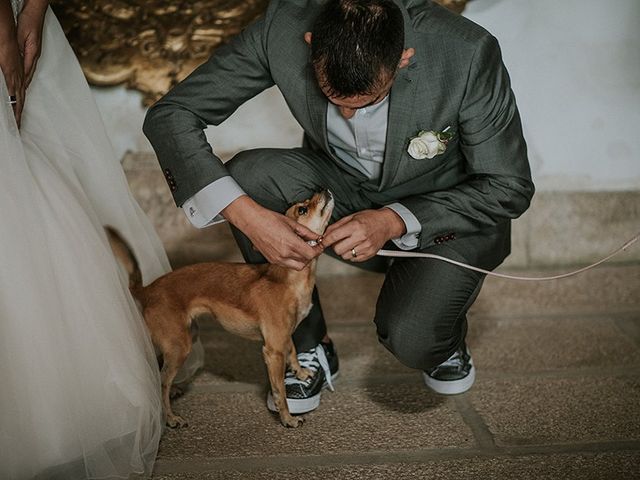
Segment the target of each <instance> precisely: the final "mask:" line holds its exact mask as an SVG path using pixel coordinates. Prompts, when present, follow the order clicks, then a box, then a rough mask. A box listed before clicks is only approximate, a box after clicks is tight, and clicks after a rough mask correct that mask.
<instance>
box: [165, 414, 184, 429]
mask: <svg viewBox="0 0 640 480" xmlns="http://www.w3.org/2000/svg"><path fill="white" fill-rule="evenodd" d="M188 425H189V423H187V421H186V420H185V419H184V418H182V417H181V416H180V415H167V426H168V427H169V428H182V427H186V426H188Z"/></svg>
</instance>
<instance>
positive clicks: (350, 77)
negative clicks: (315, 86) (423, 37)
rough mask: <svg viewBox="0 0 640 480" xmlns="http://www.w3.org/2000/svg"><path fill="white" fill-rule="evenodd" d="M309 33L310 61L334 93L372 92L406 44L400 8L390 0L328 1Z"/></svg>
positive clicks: (391, 71) (394, 66)
mask: <svg viewBox="0 0 640 480" xmlns="http://www.w3.org/2000/svg"><path fill="white" fill-rule="evenodd" d="M311 33H312V37H311V61H312V63H313V66H314V68H315V69H316V73H317V74H320V78H319V80H320V81H321V82H322V87H323V89H325V91H326V92H328V94H329V95H330V96H336V97H349V96H353V95H368V94H371V93H373V92H374V91H375V90H376V89H377V88H378V87H380V84H381V82H384V81H386V80H387V79H389V76H390V75H393V74H394V73H395V72H396V69H397V67H398V63H399V62H400V58H401V56H402V50H403V48H404V21H403V17H402V12H401V10H400V8H399V7H398V6H397V5H396V4H395V3H393V1H391V0H328V1H327V3H326V4H325V5H324V6H323V8H322V11H321V13H320V15H319V16H318V18H317V19H316V21H315V23H314V25H313V31H312V32H311Z"/></svg>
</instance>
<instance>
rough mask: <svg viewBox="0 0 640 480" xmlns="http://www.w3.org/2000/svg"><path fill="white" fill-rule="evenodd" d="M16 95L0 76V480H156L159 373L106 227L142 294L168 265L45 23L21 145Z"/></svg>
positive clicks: (58, 33)
mask: <svg viewBox="0 0 640 480" xmlns="http://www.w3.org/2000/svg"><path fill="white" fill-rule="evenodd" d="M8 94H9V92H8V91H7V87H6V84H5V82H4V78H3V76H2V75H0V99H2V100H1V101H0V168H1V170H0V171H1V173H2V177H1V179H2V185H1V186H0V478H2V479H26V478H34V477H35V478H61V479H65V480H67V479H81V478H114V477H115V478H117V477H127V476H128V475H129V474H130V473H131V472H144V473H149V472H150V469H151V468H152V465H153V461H154V459H155V456H156V452H157V447H158V442H159V439H160V434H161V432H162V425H163V417H162V408H161V401H160V381H159V373H158V365H157V361H156V358H155V354H154V350H153V347H152V345H151V343H150V340H149V336H148V333H147V332H146V329H145V327H144V323H143V321H142V318H141V316H140V314H139V312H138V310H137V307H136V305H135V303H134V301H133V299H132V297H131V296H130V294H129V292H128V289H127V279H126V278H125V275H124V274H123V271H122V269H120V268H118V266H117V264H116V263H115V261H114V257H113V254H112V253H111V250H110V249H109V246H108V243H107V240H106V237H105V234H104V232H103V225H107V224H108V225H112V226H114V227H116V228H117V229H118V230H119V231H120V232H121V233H122V235H123V236H124V237H125V238H127V240H128V241H129V243H130V244H132V247H133V249H134V251H135V253H136V255H137V256H138V259H139V260H140V263H141V267H142V271H143V277H144V281H145V283H148V282H150V281H152V280H153V279H155V278H156V277H158V276H160V275H161V274H163V273H165V272H166V271H168V270H169V264H168V262H167V259H166V256H165V254H164V250H163V248H162V245H161V243H160V241H159V239H158V237H157V236H156V234H155V231H154V230H153V228H152V226H151V225H150V223H149V221H148V219H147V218H146V217H145V215H144V214H143V212H142V211H141V210H140V208H139V206H138V205H137V203H136V202H135V200H134V199H133V198H132V196H131V194H130V192H129V190H128V187H127V183H126V179H125V177H124V174H123V172H122V169H121V166H120V164H119V162H118V160H117V159H116V158H115V157H114V154H113V151H112V147H111V145H110V143H109V140H108V138H107V136H106V134H105V131H104V126H103V124H102V121H101V119H100V116H99V114H98V111H97V108H96V105H95V103H94V100H93V98H92V96H91V92H90V90H89V88H88V86H87V84H86V81H85V79H84V76H83V74H82V72H81V70H80V67H79V65H78V63H77V60H76V58H75V56H74V54H73V52H72V51H71V48H70V47H69V44H68V43H67V41H66V39H65V37H64V34H63V32H62V30H61V28H60V26H59V24H58V23H57V21H56V19H55V17H54V16H53V14H52V12H51V11H50V10H49V12H48V13H47V17H46V20H45V28H44V34H43V52H42V56H41V59H40V62H39V64H38V68H37V71H36V74H35V76H34V79H33V82H32V84H31V86H30V87H29V89H28V91H27V101H26V105H25V109H24V113H23V123H22V128H21V129H20V131H18V129H17V128H16V125H15V121H14V118H13V112H12V110H11V107H10V105H9V104H8V103H7V102H6V101H4V99H8ZM192 365H193V362H192Z"/></svg>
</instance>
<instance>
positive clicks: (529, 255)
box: [123, 153, 640, 275]
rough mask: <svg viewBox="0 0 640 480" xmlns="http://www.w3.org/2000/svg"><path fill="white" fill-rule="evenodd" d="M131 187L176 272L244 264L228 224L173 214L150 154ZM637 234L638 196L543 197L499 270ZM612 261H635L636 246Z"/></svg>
mask: <svg viewBox="0 0 640 480" xmlns="http://www.w3.org/2000/svg"><path fill="white" fill-rule="evenodd" d="M123 166H124V168H125V172H126V174H127V178H128V180H129V185H130V187H131V189H132V191H133V193H134V196H135V197H136V199H137V200H138V202H139V203H140V205H141V207H142V208H143V210H144V211H145V212H147V214H148V215H149V217H150V218H151V220H152V221H153V224H154V225H155V227H156V229H157V231H158V233H159V234H160V237H161V239H162V241H163V243H164V245H165V247H166V249H167V253H168V255H169V258H170V259H171V262H172V264H173V265H174V267H176V266H180V265H185V264H189V263H194V262H202V261H211V260H226V261H242V257H241V255H240V252H239V250H238V249H237V247H236V245H235V243H234V241H233V237H232V236H231V233H230V230H229V226H228V225H227V224H221V225H216V226H213V227H209V228H206V229H203V230H198V229H196V228H193V227H192V226H191V224H190V223H189V221H188V220H187V218H186V216H185V215H184V214H183V213H182V210H179V209H178V208H176V206H175V204H174V203H173V199H172V197H171V194H170V192H169V188H168V187H167V185H166V183H165V180H164V177H163V175H162V172H161V171H160V168H159V166H158V164H157V161H156V159H155V157H154V155H153V154H150V153H136V154H131V153H129V154H127V155H126V156H125V158H124V161H123ZM638 233H640V190H634V191H609V192H570V191H556V192H553V191H543V192H539V193H537V194H536V196H535V197H534V200H533V202H532V205H531V208H530V209H529V210H528V211H527V212H526V213H525V214H524V215H523V216H522V217H521V218H519V219H518V220H516V221H515V222H514V225H513V242H512V244H513V248H512V254H511V256H510V257H509V258H508V259H507V261H506V262H505V264H504V265H503V267H502V268H503V269H525V268H546V267H553V268H555V267H569V266H575V265H582V264H586V263H591V262H593V261H595V260H597V259H600V258H602V257H604V256H605V255H607V254H608V253H610V252H611V251H613V250H615V249H616V248H618V247H619V246H621V245H622V244H623V243H624V242H625V241H626V240H628V239H629V238H631V237H632V236H634V235H637V234H638ZM612 261H614V262H618V263H628V262H638V261H640V245H639V244H636V245H634V246H632V247H631V248H629V249H628V251H626V252H623V253H622V254H620V255H619V256H617V257H616V258H614V259H613V260H612ZM354 271H356V269H354V268H350V267H349V266H348V265H345V264H342V263H341V262H339V261H337V260H334V259H332V258H329V257H328V256H326V255H325V256H323V257H322V259H321V262H320V264H319V274H321V275H322V274H327V273H339V274H342V273H345V274H348V273H351V272H354Z"/></svg>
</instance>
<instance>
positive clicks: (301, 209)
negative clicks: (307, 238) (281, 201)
mask: <svg viewBox="0 0 640 480" xmlns="http://www.w3.org/2000/svg"><path fill="white" fill-rule="evenodd" d="M308 211H309V209H308V208H307V207H304V206H303V207H298V215H306V214H307V212H308Z"/></svg>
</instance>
